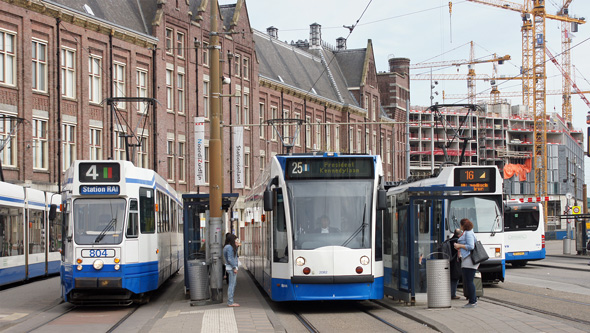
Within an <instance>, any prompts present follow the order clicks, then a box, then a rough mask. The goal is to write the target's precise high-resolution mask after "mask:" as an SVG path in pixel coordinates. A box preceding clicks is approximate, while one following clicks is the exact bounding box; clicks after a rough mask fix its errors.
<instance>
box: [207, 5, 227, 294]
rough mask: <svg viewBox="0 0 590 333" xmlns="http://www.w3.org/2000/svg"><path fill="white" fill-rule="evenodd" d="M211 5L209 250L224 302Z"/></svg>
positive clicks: (214, 11)
mask: <svg viewBox="0 0 590 333" xmlns="http://www.w3.org/2000/svg"><path fill="white" fill-rule="evenodd" d="M210 6H211V29H210V46H209V48H210V52H209V56H210V61H209V64H210V66H211V89H210V93H209V100H210V101H211V122H210V139H209V150H210V152H211V155H210V163H211V168H210V169H209V173H210V182H209V223H208V225H207V232H208V237H207V238H206V239H207V251H208V258H211V263H210V264H211V266H210V267H211V269H210V270H209V272H210V277H209V286H210V288H211V301H212V302H215V303H221V302H222V301H223V285H222V278H223V275H222V270H223V266H224V265H223V260H222V253H221V250H222V243H221V242H222V238H221V237H222V235H223V233H222V193H223V188H224V186H223V150H222V146H221V116H222V112H221V71H220V65H219V53H220V49H221V46H220V45H219V33H218V31H217V28H218V25H219V24H218V16H219V11H218V9H219V8H218V1H217V0H214V1H211V3H210Z"/></svg>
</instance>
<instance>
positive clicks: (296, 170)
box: [291, 162, 303, 174]
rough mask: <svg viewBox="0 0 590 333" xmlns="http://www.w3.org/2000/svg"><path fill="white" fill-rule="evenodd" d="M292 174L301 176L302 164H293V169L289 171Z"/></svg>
mask: <svg viewBox="0 0 590 333" xmlns="http://www.w3.org/2000/svg"><path fill="white" fill-rule="evenodd" d="M291 173H292V174H302V173H303V162H293V169H292V170H291Z"/></svg>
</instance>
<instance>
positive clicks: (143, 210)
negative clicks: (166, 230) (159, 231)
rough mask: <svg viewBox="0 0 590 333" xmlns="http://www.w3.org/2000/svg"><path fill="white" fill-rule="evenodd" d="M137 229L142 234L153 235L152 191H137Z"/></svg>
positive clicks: (145, 189)
mask: <svg viewBox="0 0 590 333" xmlns="http://www.w3.org/2000/svg"><path fill="white" fill-rule="evenodd" d="M139 227H140V229H141V233H142V234H153V233H154V232H155V231H156V216H155V211H154V190H152V189H149V188H140V189H139Z"/></svg>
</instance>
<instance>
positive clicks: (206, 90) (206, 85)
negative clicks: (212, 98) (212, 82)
mask: <svg viewBox="0 0 590 333" xmlns="http://www.w3.org/2000/svg"><path fill="white" fill-rule="evenodd" d="M203 116H204V117H205V118H209V81H208V80H207V81H203Z"/></svg>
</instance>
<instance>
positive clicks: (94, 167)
mask: <svg viewBox="0 0 590 333" xmlns="http://www.w3.org/2000/svg"><path fill="white" fill-rule="evenodd" d="M78 173H79V180H80V183H118V182H119V180H120V179H121V165H120V164H119V163H109V162H103V163H86V162H85V163H80V165H79V166H78Z"/></svg>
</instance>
